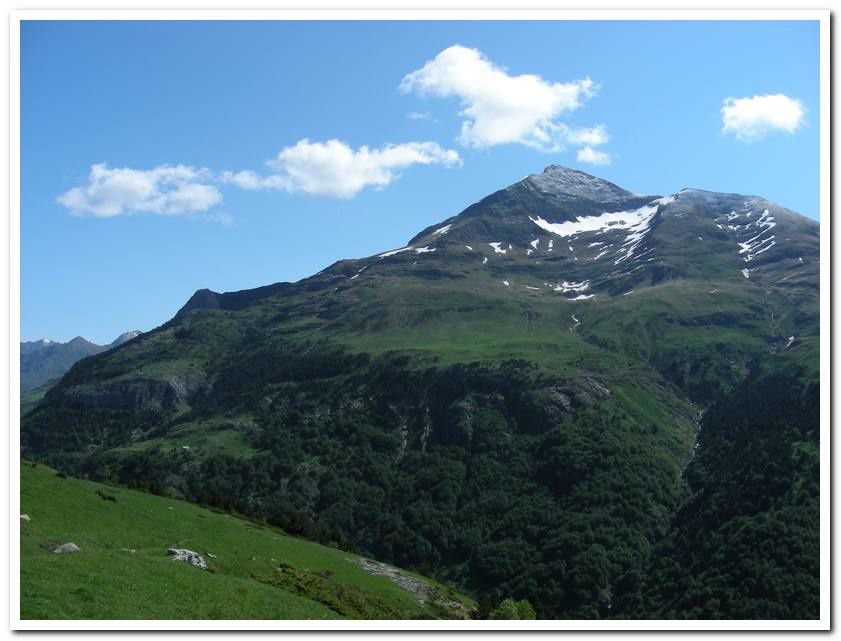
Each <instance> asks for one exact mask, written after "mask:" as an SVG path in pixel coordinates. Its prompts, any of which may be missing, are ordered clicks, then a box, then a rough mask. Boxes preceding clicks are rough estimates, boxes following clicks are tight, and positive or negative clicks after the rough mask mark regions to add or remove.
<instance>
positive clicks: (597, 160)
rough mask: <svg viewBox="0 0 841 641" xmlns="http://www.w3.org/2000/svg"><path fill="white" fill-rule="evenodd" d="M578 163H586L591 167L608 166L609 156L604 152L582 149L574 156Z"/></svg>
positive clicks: (588, 148)
mask: <svg viewBox="0 0 841 641" xmlns="http://www.w3.org/2000/svg"><path fill="white" fill-rule="evenodd" d="M576 158H577V159H578V162H586V163H590V164H591V165H609V164H610V154H608V153H606V152H604V151H597V150H595V149H593V148H592V147H582V148H581V149H579V150H578V153H577V154H576Z"/></svg>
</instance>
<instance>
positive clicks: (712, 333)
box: [21, 165, 820, 618]
mask: <svg viewBox="0 0 841 641" xmlns="http://www.w3.org/2000/svg"><path fill="white" fill-rule="evenodd" d="M819 261H820V252H819V225H818V224H817V223H816V222H814V221H812V220H809V219H807V218H805V217H803V216H800V215H798V214H796V213H794V212H791V211H789V210H787V209H784V208H782V207H780V206H778V205H775V204H774V203H771V202H769V201H767V200H765V199H763V198H761V197H758V196H743V195H738V194H724V193H714V192H708V191H702V190H697V189H688V188H687V189H683V190H681V191H680V192H678V193H676V194H672V195H670V196H661V195H656V194H652V195H642V194H636V193H632V192H629V191H627V190H625V189H622V188H621V187H618V186H617V185H614V184H612V183H610V182H608V181H605V180H602V179H599V178H597V177H594V176H590V175H588V174H585V173H583V172H579V171H575V170H572V169H567V168H563V167H559V166H555V165H553V166H550V167H548V168H547V169H546V170H545V171H544V172H542V173H541V174H536V175H532V176H528V177H527V178H525V179H523V180H522V181H520V182H518V183H515V184H513V185H511V186H509V187H507V188H505V189H502V190H500V191H498V192H496V193H494V194H491V195H490V196H488V197H486V198H484V199H483V200H481V201H479V202H478V203H475V204H473V205H471V206H470V207H468V208H467V209H465V210H464V211H463V212H461V213H460V214H458V215H457V216H453V217H451V218H448V219H446V220H443V221H441V222H440V223H436V224H434V225H431V226H429V227H428V228H426V229H424V230H422V231H421V232H420V233H419V234H418V235H416V236H415V237H414V238H412V239H411V240H410V241H409V242H408V243H407V244H406V245H405V246H403V247H398V248H394V249H390V250H387V251H383V252H382V253H379V254H377V255H374V256H370V257H367V258H361V259H351V260H342V261H339V262H337V263H335V264H333V265H330V266H329V267H327V268H326V269H324V270H322V271H321V272H319V273H318V274H315V275H313V276H312V277H310V278H306V279H304V280H301V281H299V282H297V283H277V284H274V285H268V286H266V287H261V288H258V289H252V290H243V291H238V292H228V293H216V292H213V291H210V290H200V291H198V292H196V294H195V295H194V296H193V297H192V298H191V299H190V300H189V301H188V302H187V303H186V304H185V305H184V306H183V307H182V309H181V310H179V311H178V313H177V314H176V315H175V316H174V318H173V319H172V320H170V321H169V322H167V323H165V324H164V325H162V326H161V327H159V328H157V329H155V330H153V331H151V332H148V333H146V334H143V335H142V336H140V337H138V338H137V339H135V340H133V341H131V342H129V343H127V344H125V345H123V346H121V347H119V348H117V349H114V350H111V351H109V352H106V353H103V354H99V355H97V356H95V357H92V358H88V359H85V360H84V361H81V362H79V363H77V364H76V365H75V366H74V367H73V368H72V369H71V370H70V371H69V372H68V373H67V374H66V375H65V376H64V377H63V378H62V380H61V381H60V383H59V384H57V385H56V386H55V387H54V388H52V389H51V390H50V391H49V392H48V393H47V395H46V397H45V400H44V402H43V403H42V405H41V406H40V407H39V408H38V409H36V410H35V411H34V412H33V413H32V414H30V415H28V416H27V417H26V419H25V420H24V422H23V425H22V434H21V439H22V450H23V454H24V455H26V456H29V457H32V458H35V459H37V460H40V461H44V462H47V463H48V464H51V465H54V466H56V467H59V468H61V469H63V470H65V471H66V472H68V473H72V474H76V475H86V476H89V477H91V478H94V479H102V478H106V477H109V478H112V479H114V480H117V481H119V482H121V483H123V484H126V485H129V486H132V487H141V488H144V489H148V490H152V491H155V492H159V493H165V494H169V495H172V496H177V497H185V498H187V499H189V500H193V501H198V502H201V503H205V504H210V505H216V506H218V507H222V508H223V509H234V510H237V511H238V512H240V513H243V514H248V515H252V516H254V517H259V518H265V519H266V520H267V521H268V522H269V523H273V524H275V525H278V526H280V527H282V528H284V529H285V530H287V531H289V532H293V533H296V534H301V535H303V536H307V537H309V538H314V539H317V540H322V541H325V542H327V541H335V542H339V543H340V544H342V545H346V546H348V547H350V548H352V549H354V550H356V551H358V552H360V553H363V554H367V555H371V556H374V557H375V558H380V559H383V560H386V561H389V562H392V563H396V564H397V565H400V566H402V567H408V568H413V569H416V570H418V571H421V572H422V573H425V574H428V575H434V576H436V577H437V578H439V579H442V580H446V581H449V582H451V583H453V584H455V585H456V586H458V587H459V588H460V589H462V590H465V591H468V592H469V593H471V594H473V595H475V596H476V597H477V599H478V600H479V604H480V611H482V612H487V611H488V610H489V609H490V608H492V607H494V606H495V604H496V603H498V602H499V601H500V600H502V599H505V598H507V597H512V598H516V599H528V600H529V601H530V602H531V603H532V604H533V605H534V606H535V608H536V610H537V613H538V615H539V616H541V617H550V618H598V617H642V618H646V617H669V618H682V617H703V618H763V617H765V618H810V617H815V616H817V607H818V606H817V604H818V589H817V585H818V583H817V581H818V570H817V567H818V563H819V545H818V538H817V523H818V521H817V514H818V512H817V505H818V503H817V501H818V484H817V469H818V468H817V460H818V458H817V457H818V451H819V442H818V425H817V418H816V415H815V414H814V413H812V412H810V411H809V408H810V407H811V406H812V403H813V401H814V399H815V394H816V390H817V383H818V380H819V368H818V363H819V358H818V357H819V347H820V345H819V322H818V317H819V315H818V308H819ZM769 395H772V397H771V399H772V400H773V402H769V400H771V399H769ZM782 410H785V411H782ZM71 425H72V426H73V427H72V429H69V428H68V426H71ZM777 541H779V542H781V543H780V544H779V545H777V544H776V543H775V542H777ZM731 545H733V546H736V547H732V548H731V547H729V546H731ZM775 546H776V547H775ZM789 552H790V554H789ZM675 590H677V591H675ZM678 597H681V598H678Z"/></svg>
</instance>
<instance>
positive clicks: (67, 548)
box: [53, 543, 82, 554]
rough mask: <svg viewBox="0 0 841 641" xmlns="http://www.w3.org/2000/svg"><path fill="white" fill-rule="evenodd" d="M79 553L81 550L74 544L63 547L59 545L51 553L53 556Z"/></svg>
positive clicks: (66, 544)
mask: <svg viewBox="0 0 841 641" xmlns="http://www.w3.org/2000/svg"><path fill="white" fill-rule="evenodd" d="M81 551H82V550H81V549H80V548H79V546H78V545H76V544H75V543H65V544H64V545H59V546H58V547H57V548H56V549H55V550H53V553H54V554H71V553H73V552H81Z"/></svg>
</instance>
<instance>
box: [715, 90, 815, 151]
mask: <svg viewBox="0 0 841 641" xmlns="http://www.w3.org/2000/svg"><path fill="white" fill-rule="evenodd" d="M804 114H805V110H804V108H803V104H802V103H801V102H800V101H799V100H796V99H794V98H789V97H788V96H786V95H784V94H781V93H778V94H769V95H765V96H752V97H750V98H725V99H724V104H723V106H722V107H721V117H722V122H723V126H722V129H721V131H722V132H723V133H725V134H733V135H734V136H736V138H737V139H739V140H745V141H754V140H761V139H762V138H764V137H765V136H766V135H768V134H769V133H771V132H772V131H784V132H786V133H789V134H792V133H794V132H795V131H797V130H798V129H799V128H800V125H801V124H802V123H803V116H804Z"/></svg>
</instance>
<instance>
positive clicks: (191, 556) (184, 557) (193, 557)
mask: <svg viewBox="0 0 841 641" xmlns="http://www.w3.org/2000/svg"><path fill="white" fill-rule="evenodd" d="M166 553H167V554H168V555H169V556H171V557H172V560H173V561H181V562H182V563H189V564H190V565H195V566H196V567H197V568H200V569H202V570H206V569H207V563H205V562H204V559H203V558H202V556H201V554H199V553H198V552H193V551H192V550H185V549H184V548H169V549H168V550H167V551H166Z"/></svg>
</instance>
